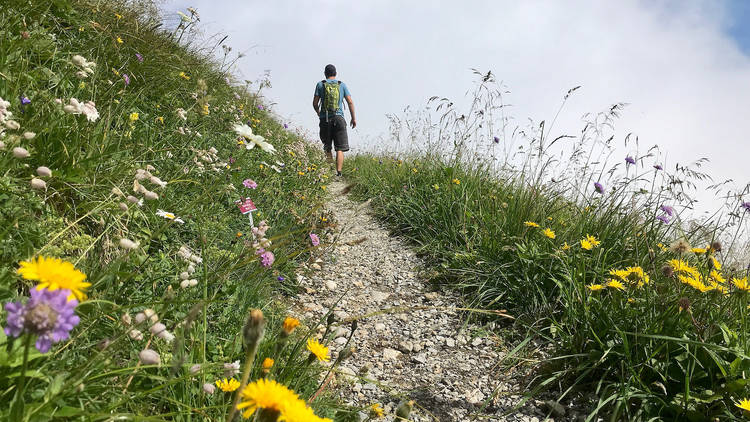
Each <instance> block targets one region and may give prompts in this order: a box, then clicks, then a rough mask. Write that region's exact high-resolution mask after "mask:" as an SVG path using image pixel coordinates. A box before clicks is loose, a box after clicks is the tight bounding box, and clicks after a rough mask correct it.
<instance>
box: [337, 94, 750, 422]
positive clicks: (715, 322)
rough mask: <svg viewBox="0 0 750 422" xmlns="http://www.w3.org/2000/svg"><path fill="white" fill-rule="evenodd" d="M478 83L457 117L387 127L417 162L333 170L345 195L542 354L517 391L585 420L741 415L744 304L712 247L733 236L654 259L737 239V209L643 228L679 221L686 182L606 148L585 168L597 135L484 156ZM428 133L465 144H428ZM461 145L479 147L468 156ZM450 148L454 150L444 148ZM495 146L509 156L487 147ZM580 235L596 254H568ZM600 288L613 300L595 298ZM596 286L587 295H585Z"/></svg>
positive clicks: (385, 161)
mask: <svg viewBox="0 0 750 422" xmlns="http://www.w3.org/2000/svg"><path fill="white" fill-rule="evenodd" d="M478 85H479V87H478V89H477V92H475V96H476V100H475V102H474V105H472V110H471V111H470V112H452V111H450V110H446V109H443V110H442V111H441V112H442V113H444V114H442V116H443V118H442V119H440V120H439V121H440V123H434V122H436V121H438V119H437V118H436V119H432V120H430V119H428V118H426V117H425V118H423V119H422V120H419V119H415V120H413V121H410V122H409V124H404V123H402V127H396V128H395V129H394V130H393V133H394V134H396V136H397V137H398V136H399V135H398V134H399V133H400V132H399V131H400V130H402V129H403V128H404V127H406V128H408V129H409V130H410V132H408V133H407V134H406V136H405V138H406V139H419V140H420V145H416V149H417V150H418V151H417V152H405V153H402V154H399V155H393V154H383V155H367V154H365V155H359V156H357V157H356V159H355V160H354V161H353V162H351V163H350V171H349V174H350V176H349V179H350V182H352V183H353V184H354V188H353V190H352V192H353V194H354V195H355V196H356V197H358V198H360V199H362V200H364V199H372V200H373V202H372V203H373V205H374V207H375V209H376V212H377V213H378V215H379V217H380V218H381V219H382V220H383V221H384V222H385V223H386V224H387V225H388V226H389V227H391V228H392V230H393V231H394V232H396V233H398V234H400V235H402V236H405V237H406V238H408V239H410V240H411V241H412V242H413V243H414V244H415V245H416V246H417V248H418V250H419V251H420V253H421V254H423V256H424V257H425V258H426V259H427V262H428V265H429V266H431V267H433V268H435V269H436V271H435V275H434V277H433V278H434V281H435V282H436V283H438V284H440V285H441V286H444V287H445V288H450V289H457V290H459V291H461V292H462V293H464V295H465V297H466V300H467V301H469V302H471V304H472V305H473V306H477V307H483V308H491V309H507V310H508V311H509V312H510V313H511V314H512V315H514V316H515V317H516V318H517V320H516V321H517V322H516V326H517V328H518V331H517V332H519V333H527V332H531V333H533V338H534V339H535V340H537V341H540V342H541V343H542V344H546V345H547V346H548V347H547V348H546V350H545V353H547V355H545V357H544V359H543V360H544V363H543V364H540V365H538V366H537V367H536V368H535V369H536V371H535V379H534V381H533V382H532V384H531V385H530V387H529V391H531V392H532V393H535V392H537V391H539V390H542V389H545V388H550V387H554V388H555V389H556V391H558V393H559V395H560V398H561V400H566V398H570V397H577V401H580V397H584V398H587V399H588V406H589V411H590V412H591V413H590V420H595V418H597V417H605V418H606V419H607V420H653V418H664V419H666V420H678V419H679V420H712V418H719V419H732V418H736V417H741V416H742V411H741V410H740V409H738V408H737V407H736V406H735V405H734V403H735V402H737V401H739V400H740V399H743V398H745V397H747V396H748V394H750V391H748V388H747V382H748V381H747V375H746V371H747V368H749V367H750V366H749V365H750V357H749V356H750V349H749V347H750V344H749V343H748V339H747V332H748V330H749V329H750V326H749V325H748V321H747V318H746V317H745V314H746V307H747V304H748V297H747V294H748V293H747V292H746V291H744V290H742V289H740V288H738V286H737V285H735V284H734V283H733V282H732V280H733V279H735V280H738V283H740V284H741V280H742V279H746V277H747V275H748V274H747V270H746V269H743V268H742V267H741V266H739V265H738V263H737V262H736V260H734V259H733V254H732V251H731V250H730V248H729V247H727V244H734V243H735V242H734V240H735V239H732V238H730V239H729V241H726V242H724V243H725V245H724V250H723V251H709V253H693V252H690V251H688V252H685V253H680V252H675V251H674V250H670V245H671V244H672V243H673V242H674V241H677V240H679V239H683V238H684V239H686V240H687V241H689V242H691V243H692V244H693V245H694V246H696V245H697V246H701V247H703V246H705V245H706V244H708V243H710V242H714V241H717V240H718V239H724V238H725V236H731V235H732V234H733V233H736V232H738V231H739V228H740V227H742V225H743V224H744V223H745V221H744V220H743V219H744V218H745V213H744V210H743V209H742V208H740V207H739V205H740V204H741V202H736V200H737V197H732V198H730V204H729V205H730V206H731V207H733V210H732V211H731V212H728V213H726V214H718V217H717V218H716V219H715V220H714V221H703V222H696V223H693V224H691V223H690V222H689V221H682V220H678V219H674V218H673V219H672V220H673V221H671V224H664V223H662V222H661V221H659V220H657V219H656V218H655V217H657V216H658V215H660V214H662V213H663V212H662V211H661V210H660V207H661V206H662V205H671V206H673V207H674V208H675V210H676V212H677V213H685V209H686V208H687V207H688V206H689V205H690V201H689V199H688V197H687V196H686V191H685V190H682V189H681V188H683V187H684V186H685V185H687V184H689V183H692V182H694V181H695V180H696V179H700V178H702V177H704V176H703V175H702V174H700V173H698V172H697V171H696V170H695V169H691V168H680V167H678V168H677V169H676V170H675V171H673V172H665V171H664V170H660V169H656V168H653V167H652V166H651V164H658V163H659V162H658V156H656V155H655V154H652V153H651V151H649V153H647V154H643V155H640V156H639V155H637V154H634V156H636V157H637V159H638V162H637V164H636V165H632V166H631V165H627V166H625V168H624V169H623V168H622V165H616V164H612V163H608V162H607V159H606V158H607V156H606V153H608V152H609V151H608V150H607V149H606V144H605V150H604V153H605V154H604V156H603V159H598V158H596V157H595V156H596V154H597V149H598V148H599V146H600V145H601V143H600V144H596V143H595V141H598V142H601V141H599V139H600V138H598V137H597V136H602V137H603V136H606V130H605V131H602V130H601V129H602V128H601V127H597V126H596V125H589V126H587V128H586V129H584V131H583V132H581V134H580V136H579V137H578V138H577V140H576V141H574V142H573V147H574V150H573V151H572V152H571V153H570V157H571V158H570V160H569V161H567V162H566V160H565V158H562V159H557V161H555V159H554V158H553V156H556V154H557V155H560V151H559V150H548V149H547V148H549V145H547V144H548V142H547V144H545V141H544V137H545V136H547V137H548V136H549V134H548V132H547V133H545V132H544V125H543V124H542V125H541V128H542V129H541V135H540V133H539V132H534V134H533V136H534V139H531V140H526V139H524V138H522V137H520V136H518V137H516V136H513V137H511V136H510V135H508V137H507V138H501V139H498V141H497V142H498V143H499V146H497V147H495V146H492V143H493V141H492V139H493V137H492V132H491V127H492V125H490V124H488V122H489V121H491V120H492V116H491V114H492V111H495V112H496V111H497V108H493V105H492V104H490V103H491V101H488V100H487V98H489V97H492V95H493V94H492V93H491V92H490V90H491V85H492V81H488V80H486V79H485V80H484V81H483V82H482V83H480V84H478ZM492 98H494V99H497V97H492ZM446 102H447V101H446ZM488 104H489V105H488ZM485 105H486V107H484V106H485ZM448 107H450V106H448ZM437 110H438V111H440V107H438V108H437ZM479 110H482V113H479V112H478V111H479ZM451 116H453V117H451ZM459 116H460V117H459ZM394 120H395V119H394ZM495 127H499V125H495ZM486 128H489V129H486ZM595 129H596V130H599V131H600V132H596V131H595ZM464 130H465V132H464ZM472 131H475V132H472ZM508 132H509V133H510V132H511V131H510V130H509V131H508ZM444 133H450V134H452V135H455V136H466V137H463V138H461V139H463V141H462V140H461V139H459V140H454V139H453V138H452V137H448V138H444V141H445V142H444V143H441V142H439V141H436V139H441V136H442V134H444ZM515 133H516V134H517V133H518V132H515ZM415 134H418V136H415ZM466 134H469V135H466ZM529 136H530V137H531V136H532V135H529ZM539 136H541V139H542V141H540V140H539V139H540V138H539ZM398 139H401V138H398ZM466 139H471V141H473V142H476V143H477V144H480V145H481V143H487V142H489V143H490V145H491V146H490V147H487V148H486V149H485V150H482V151H478V153H479V154H480V155H479V157H480V159H479V160H478V161H477V160H472V159H471V158H473V157H474V155H472V152H473V151H472V145H471V143H470V142H469V141H466ZM605 139H606V138H605ZM579 141H580V143H578V142H579ZM453 142H456V144H455V146H456V149H455V150H452V148H451V145H445V144H452V143H453ZM505 143H513V145H514V147H516V146H517V147H518V148H519V149H520V150H521V151H523V152H525V153H526V156H525V158H523V159H522V160H520V161H519V160H516V159H515V158H514V157H513V156H511V155H510V154H509V153H503V152H502V151H500V152H498V149H500V148H501V147H502V145H503V144H505ZM423 144H426V145H427V146H426V147H425V146H424V145H423ZM518 145H520V146H518ZM483 148H484V147H483ZM589 148H590V150H589ZM420 151H421V152H420ZM425 151H427V152H425ZM436 151H447V152H450V151H454V152H455V151H458V153H457V154H456V153H453V154H450V153H440V154H438V153H437V152H436ZM582 151H583V152H584V153H583V154H582V153H581V152H582ZM589 151H591V152H589ZM585 154H588V157H589V158H588V159H580V158H581V156H583V157H584V158H585ZM592 156H594V157H593V158H591V157H592ZM565 157H567V156H565ZM677 178H680V179H682V180H683V181H684V182H685V183H684V184H681V185H679V186H677V187H675V186H674V185H675V184H674V183H670V181H672V182H673V181H674V180H675V179H677ZM596 181H600V182H603V183H604V185H605V186H606V187H605V191H604V193H603V194H599V193H596V192H595V191H594V187H593V183H594V182H596ZM680 183H682V182H680ZM731 201H734V202H731ZM677 210H679V211H677ZM727 214H728V216H727ZM717 221H721V223H718V222H717ZM727 221H728V222H729V223H727ZM526 222H530V223H536V224H538V225H539V227H533V225H532V226H530V225H527V224H525V223H526ZM544 229H550V230H552V231H553V232H554V238H550V237H549V236H546V235H545V234H544V231H543V230H544ZM588 235H592V236H594V237H595V238H596V239H597V240H598V241H600V242H601V243H600V245H599V246H597V247H593V248H592V249H591V250H586V249H584V248H583V247H582V244H581V240H583V239H585V238H586V237H587V236H588ZM714 258H715V259H716V260H717V262H723V263H725V265H724V268H723V269H721V270H720V271H719V273H720V274H721V275H722V276H723V278H724V279H725V281H723V282H722V281H718V282H717V281H716V278H715V277H713V276H712V275H711V274H710V272H711V270H712V268H713V267H712V264H713V262H714V261H713V259H714ZM673 259H682V260H684V261H685V262H687V263H689V264H690V265H691V266H692V267H693V268H694V269H695V271H697V272H698V273H699V274H700V279H701V280H702V282H703V283H704V284H705V285H706V286H708V287H711V286H714V287H715V288H713V289H712V290H711V291H708V292H705V293H704V292H700V291H699V290H697V289H696V288H694V287H691V286H690V285H689V284H687V283H686V282H685V281H686V280H685V279H684V278H682V279H681V278H680V277H679V276H680V275H683V276H684V275H685V273H684V272H677V271H669V270H667V269H665V268H664V267H665V266H668V263H669V262H670V260H673ZM628 267H639V268H641V269H642V270H643V271H644V272H645V273H646V274H647V275H648V276H649V282H648V283H646V284H643V285H640V286H639V282H638V280H637V279H636V278H637V276H636V275H635V274H632V273H631V275H629V276H625V277H624V278H619V277H618V276H616V275H612V274H610V271H612V270H618V269H619V270H624V269H626V268H628ZM636 274H637V273H636ZM612 279H615V280H617V281H620V282H621V283H622V285H623V286H622V287H623V289H622V290H620V289H618V288H616V287H613V286H617V284H616V283H615V284H614V285H612V286H611V287H607V284H608V283H609V281H610V280H612ZM597 284H598V285H602V289H601V290H592V288H594V289H595V288H596V285H597ZM719 290H723V291H724V292H725V293H726V294H724V293H722V292H721V291H719ZM589 394H592V395H593V397H592V396H589Z"/></svg>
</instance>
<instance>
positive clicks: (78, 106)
mask: <svg viewBox="0 0 750 422" xmlns="http://www.w3.org/2000/svg"><path fill="white" fill-rule="evenodd" d="M55 101H57V102H58V103H60V104H62V100H59V99H58V100H55ZM63 110H64V111H65V112H66V113H68V114H83V115H85V116H86V120H88V121H89V122H95V121H97V120H98V119H99V112H98V111H97V110H96V104H94V102H93V101H86V102H85V103H82V102H80V101H78V100H77V99H75V98H71V99H70V101H69V102H68V104H65V105H64V106H63Z"/></svg>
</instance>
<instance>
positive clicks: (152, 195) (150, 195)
mask: <svg viewBox="0 0 750 422" xmlns="http://www.w3.org/2000/svg"><path fill="white" fill-rule="evenodd" d="M143 197H144V198H146V199H147V200H149V201H155V200H157V199H159V195H158V194H157V193H156V192H151V191H148V190H147V191H146V192H144V193H143Z"/></svg>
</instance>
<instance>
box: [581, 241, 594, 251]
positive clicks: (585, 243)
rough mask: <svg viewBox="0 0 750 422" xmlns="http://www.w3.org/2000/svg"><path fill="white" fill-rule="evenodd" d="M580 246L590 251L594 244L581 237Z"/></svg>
mask: <svg viewBox="0 0 750 422" xmlns="http://www.w3.org/2000/svg"><path fill="white" fill-rule="evenodd" d="M581 248H583V249H586V250H587V251H590V250H591V249H593V248H594V245H592V244H591V242H589V241H588V240H586V239H581Z"/></svg>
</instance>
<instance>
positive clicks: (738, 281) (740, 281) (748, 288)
mask: <svg viewBox="0 0 750 422" xmlns="http://www.w3.org/2000/svg"><path fill="white" fill-rule="evenodd" d="M732 284H734V287H736V288H737V289H738V290H742V291H743V292H750V283H748V282H747V277H743V278H735V277H732Z"/></svg>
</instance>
